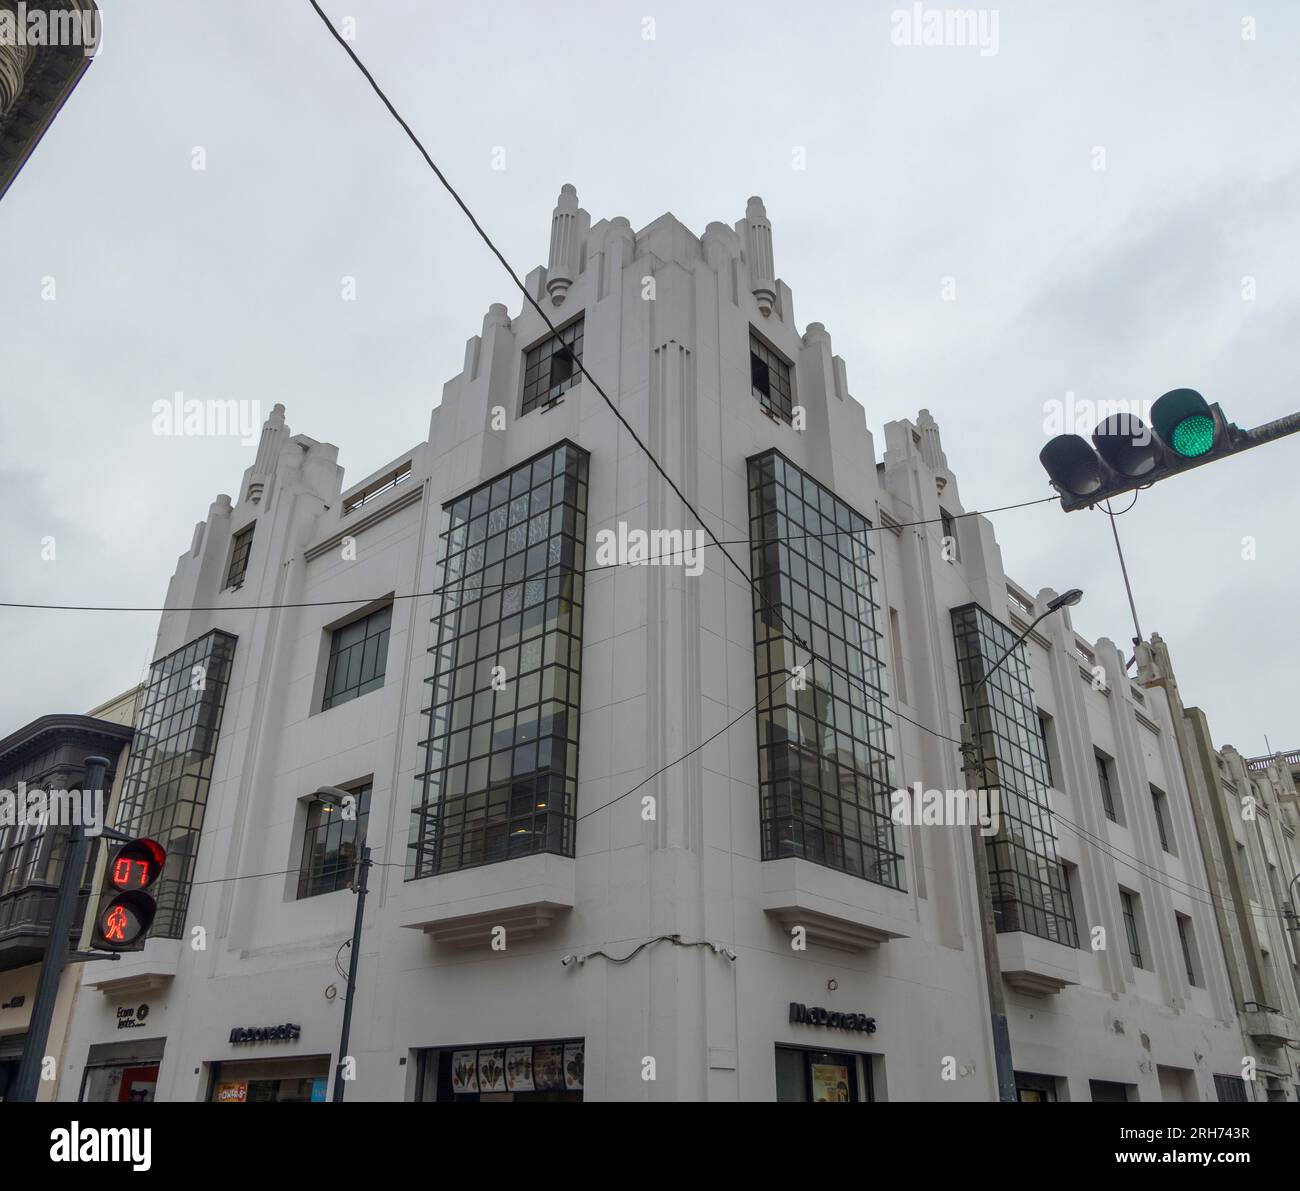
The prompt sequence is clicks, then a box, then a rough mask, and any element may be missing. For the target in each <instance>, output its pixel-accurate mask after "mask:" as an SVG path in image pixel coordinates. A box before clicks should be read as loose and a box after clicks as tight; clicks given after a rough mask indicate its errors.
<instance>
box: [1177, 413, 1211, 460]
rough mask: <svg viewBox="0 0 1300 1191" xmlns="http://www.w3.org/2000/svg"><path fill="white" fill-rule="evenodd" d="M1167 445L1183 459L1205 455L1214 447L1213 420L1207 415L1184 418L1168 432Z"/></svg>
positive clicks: (1193, 415)
mask: <svg viewBox="0 0 1300 1191" xmlns="http://www.w3.org/2000/svg"><path fill="white" fill-rule="evenodd" d="M1169 445H1170V446H1171V447H1173V449H1174V450H1175V451H1176V452H1177V453H1178V454H1179V455H1181V456H1182V457H1183V458H1184V459H1195V458H1197V457H1198V456H1200V455H1204V454H1206V453H1207V452H1208V451H1209V450H1210V449H1211V448H1212V447H1213V446H1214V419H1213V418H1212V417H1210V416H1209V415H1208V414H1192V415H1191V416H1190V417H1186V418H1184V419H1183V420H1182V421H1181V422H1178V423H1177V424H1176V425H1175V426H1174V428H1173V430H1172V431H1171V432H1170V436H1169Z"/></svg>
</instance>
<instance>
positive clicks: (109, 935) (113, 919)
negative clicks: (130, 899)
mask: <svg viewBox="0 0 1300 1191" xmlns="http://www.w3.org/2000/svg"><path fill="white" fill-rule="evenodd" d="M128 921H129V918H128V916H127V912H126V907H125V906H121V905H117V906H114V907H113V908H112V909H111V910H109V912H108V916H107V917H106V918H105V919H104V938H105V939H107V940H108V941H109V942H110V943H125V942H126V925H127V922H128Z"/></svg>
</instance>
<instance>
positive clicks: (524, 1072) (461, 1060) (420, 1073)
mask: <svg viewBox="0 0 1300 1191" xmlns="http://www.w3.org/2000/svg"><path fill="white" fill-rule="evenodd" d="M418 1062H419V1067H418V1070H417V1079H418V1084H417V1087H416V1095H415V1098H416V1099H417V1100H421V1101H426V1102H427V1101H436V1102H439V1103H443V1104H493V1103H501V1104H510V1103H513V1102H515V1101H533V1100H563V1101H569V1102H571V1103H579V1102H581V1100H582V1093H583V1085H584V1076H585V1048H584V1046H583V1041H582V1039H581V1038H569V1039H566V1040H564V1041H561V1042H499V1043H493V1044H491V1045H488V1046H465V1047H460V1046H456V1047H444V1048H442V1049H439V1050H422V1051H420V1052H419V1056H418Z"/></svg>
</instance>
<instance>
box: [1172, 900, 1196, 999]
mask: <svg viewBox="0 0 1300 1191" xmlns="http://www.w3.org/2000/svg"><path fill="white" fill-rule="evenodd" d="M1174 922H1175V923H1176V924H1177V926H1178V942H1179V944H1180V946H1181V947H1182V949H1183V967H1184V969H1185V970H1186V972H1187V983H1188V984H1190V985H1191V986H1192V987H1193V988H1199V987H1201V977H1200V974H1199V972H1198V971H1197V959H1198V958H1199V957H1198V956H1197V953H1196V935H1195V933H1194V932H1193V930H1192V920H1191V919H1190V918H1188V917H1187V915H1186V914H1178V913H1175V914H1174Z"/></svg>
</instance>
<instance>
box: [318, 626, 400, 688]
mask: <svg viewBox="0 0 1300 1191" xmlns="http://www.w3.org/2000/svg"><path fill="white" fill-rule="evenodd" d="M392 621H393V606H392V604H386V605H385V606H384V607H382V608H379V609H377V610H376V611H374V612H372V613H370V615H369V616H363V617H361V619H360V620H353V621H351V622H349V623H348V624H345V625H343V626H342V627H340V628H337V629H335V630H334V632H333V635H332V636H331V637H330V657H329V665H328V667H327V668H326V670H325V695H324V698H323V699H322V700H321V710H322V711H328V710H329V709H330V708H331V707H337V706H338V705H339V704H340V703H346V702H348V700H350V699H355V698H357V696H359V695H365V694H367V693H369V692H370V691H374V690H378V689H379V688H380V687H381V686H383V685H384V676H385V675H386V674H387V672H388V632H389V628H390V626H391V625H392Z"/></svg>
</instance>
